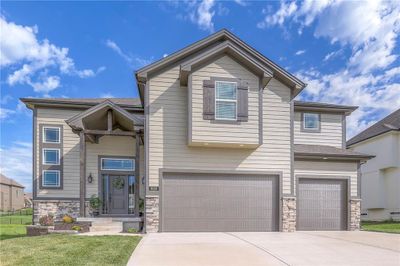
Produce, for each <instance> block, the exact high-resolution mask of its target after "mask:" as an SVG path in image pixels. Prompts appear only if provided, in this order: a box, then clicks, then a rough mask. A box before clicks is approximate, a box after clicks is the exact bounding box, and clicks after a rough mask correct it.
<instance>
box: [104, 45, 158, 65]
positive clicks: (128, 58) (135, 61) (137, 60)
mask: <svg viewBox="0 0 400 266" xmlns="http://www.w3.org/2000/svg"><path fill="white" fill-rule="evenodd" d="M106 46H107V47H108V48H110V49H111V50H113V51H114V52H116V53H117V54H118V55H119V56H120V57H121V58H122V59H124V60H125V62H127V63H128V65H129V66H130V67H132V68H140V67H142V66H145V65H148V64H150V63H151V62H152V61H153V59H152V58H151V59H144V58H141V57H138V56H133V55H130V54H127V53H125V52H123V51H122V49H121V48H120V47H119V46H118V44H117V43H116V42H114V41H112V40H107V41H106Z"/></svg>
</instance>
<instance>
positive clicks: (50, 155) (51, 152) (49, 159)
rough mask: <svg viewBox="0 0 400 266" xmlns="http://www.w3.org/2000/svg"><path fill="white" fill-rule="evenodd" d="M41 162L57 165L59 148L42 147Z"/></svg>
mask: <svg viewBox="0 0 400 266" xmlns="http://www.w3.org/2000/svg"><path fill="white" fill-rule="evenodd" d="M43 164H46V165H49V164H50V165H59V164H60V150H59V149H43Z"/></svg>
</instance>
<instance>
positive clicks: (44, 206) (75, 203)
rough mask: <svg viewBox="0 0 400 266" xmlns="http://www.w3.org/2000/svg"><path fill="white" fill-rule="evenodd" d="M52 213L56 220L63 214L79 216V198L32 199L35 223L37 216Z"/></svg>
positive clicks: (35, 222)
mask: <svg viewBox="0 0 400 266" xmlns="http://www.w3.org/2000/svg"><path fill="white" fill-rule="evenodd" d="M48 214H52V215H53V216H54V219H55V220H56V221H58V220H61V219H62V217H63V215H64V214H68V215H71V216H72V217H74V218H77V217H79V200H34V201H33V222H34V224H37V223H38V222H39V218H40V217H42V216H44V215H48Z"/></svg>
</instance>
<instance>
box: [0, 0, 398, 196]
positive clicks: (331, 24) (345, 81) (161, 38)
mask: <svg viewBox="0 0 400 266" xmlns="http://www.w3.org/2000/svg"><path fill="white" fill-rule="evenodd" d="M221 28H227V29H228V30H230V31H232V32H233V33H234V34H236V35H238V36H239V37H240V38H241V39H242V40H244V41H245V42H247V43H248V44H250V45H251V46H253V47H254V48H256V49H257V50H259V51H260V52H261V53H263V54H264V55H266V56H267V57H269V58H270V59H272V60H273V61H275V62H276V63H277V64H279V65H281V66H282V67H284V68H286V69H287V70H288V71H289V72H291V73H293V74H295V75H296V76H298V77H299V78H301V79H302V80H304V81H305V82H307V83H308V84H309V85H308V87H307V88H306V89H305V91H304V92H303V93H302V94H301V95H300V96H299V99H302V100H311V101H322V102H331V103H338V104H351V105H358V106H360V108H359V110H357V111H356V112H355V113H354V114H353V115H352V116H351V117H350V118H348V133H349V136H351V135H354V134H356V133H357V132H359V131H361V130H362V129H364V128H366V127H367V126H369V125H371V124H372V123H374V122H376V121H377V120H379V119H381V118H383V117H384V116H386V115H387V114H389V113H390V112H392V111H394V110H395V109H397V108H399V107H400V62H399V58H398V55H399V52H400V46H399V32H400V7H399V5H398V3H397V4H396V2H394V1H393V2H387V1H369V2H354V1H353V2H343V1H334V0H332V1H305V2H286V1H282V2H278V1H274V2H260V1H258V2H254V1H253V2H250V1H244V0H243V1H239V0H238V1H231V2H228V1H224V2H217V1H213V0H203V1H197V2H196V1H185V2H179V1H168V2H70V3H68V2H23V3H22V2H5V1H3V2H2V10H1V32H0V34H1V50H0V51H1V54H0V58H1V65H0V67H1V80H0V82H1V83H0V85H1V98H0V104H1V110H0V120H1V139H0V140H1V146H0V147H1V150H0V151H1V161H0V166H1V172H2V173H4V174H6V175H7V176H9V177H11V178H15V179H16V180H17V181H19V182H21V183H23V184H24V185H26V186H27V190H28V191H29V190H30V189H31V185H30V183H31V181H30V180H31V169H32V167H31V147H32V146H31V142H32V123H31V121H32V118H31V111H30V110H27V109H26V108H25V107H24V105H23V104H21V103H20V102H19V100H18V99H19V98H20V97H71V98H73V97H80V98H82V97H136V96H137V90H136V85H135V80H134V78H133V72H134V71H135V70H136V69H138V68H140V67H142V66H144V65H146V64H148V63H151V62H153V61H155V60H158V59H160V58H162V57H163V56H166V55H168V54H170V53H172V52H174V51H176V50H178V49H181V48H182V47H184V46H186V45H189V44H191V43H193V42H195V41H197V40H199V39H201V38H204V37H206V36H207V35H209V34H211V33H213V32H215V31H217V30H219V29H221Z"/></svg>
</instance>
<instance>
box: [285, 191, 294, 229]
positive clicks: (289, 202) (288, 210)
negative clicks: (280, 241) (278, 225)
mask: <svg viewBox="0 0 400 266" xmlns="http://www.w3.org/2000/svg"><path fill="white" fill-rule="evenodd" d="M294 231H296V198H295V197H283V198H282V232H294Z"/></svg>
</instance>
